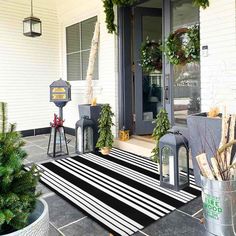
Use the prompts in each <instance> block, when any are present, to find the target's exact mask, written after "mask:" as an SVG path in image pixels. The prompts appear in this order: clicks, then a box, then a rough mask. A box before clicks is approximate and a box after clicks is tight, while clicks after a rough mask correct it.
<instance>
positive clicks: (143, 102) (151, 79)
mask: <svg viewBox="0 0 236 236" xmlns="http://www.w3.org/2000/svg"><path fill="white" fill-rule="evenodd" d="M161 3H162V1H161V0H156V1H155V6H154V5H151V6H148V5H145V4H142V5H138V6H136V7H134V32H133V45H134V50H133V51H134V67H135V71H134V101H135V102H134V103H135V104H134V113H135V116H134V117H135V134H138V135H142V134H151V133H152V132H153V129H154V124H153V120H154V119H155V118H156V115H157V114H158V112H159V110H160V109H161V108H162V107H163V97H164V96H163V75H162V72H161V71H158V70H154V71H150V72H144V70H143V68H142V66H141V47H142V44H143V43H145V42H146V40H149V41H153V42H156V43H158V42H160V41H161V40H162V8H161V6H162V4H161ZM153 6H154V7H155V8H154V7H153Z"/></svg>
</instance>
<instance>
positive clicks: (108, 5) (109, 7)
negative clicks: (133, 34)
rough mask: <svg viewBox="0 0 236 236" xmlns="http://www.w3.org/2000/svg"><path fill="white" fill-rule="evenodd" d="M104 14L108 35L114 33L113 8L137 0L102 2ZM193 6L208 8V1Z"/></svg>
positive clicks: (195, 3) (104, 0)
mask: <svg viewBox="0 0 236 236" xmlns="http://www.w3.org/2000/svg"><path fill="white" fill-rule="evenodd" d="M102 1H103V7H104V12H105V14H106V24H107V30H108V33H114V32H116V28H117V26H116V25H115V23H114V20H115V13H114V6H115V5H116V6H118V7H127V6H132V5H133V4H134V3H135V2H137V0H102ZM193 5H194V6H196V7H202V8H203V9H205V8H207V7H209V0H193Z"/></svg>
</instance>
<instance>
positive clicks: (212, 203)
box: [202, 194, 222, 220]
mask: <svg viewBox="0 0 236 236" xmlns="http://www.w3.org/2000/svg"><path fill="white" fill-rule="evenodd" d="M202 200H203V209H204V213H205V216H206V217H209V218H212V219H214V220H218V219H219V216H220V214H221V213H222V208H221V206H220V199H219V197H215V196H212V195H209V194H202Z"/></svg>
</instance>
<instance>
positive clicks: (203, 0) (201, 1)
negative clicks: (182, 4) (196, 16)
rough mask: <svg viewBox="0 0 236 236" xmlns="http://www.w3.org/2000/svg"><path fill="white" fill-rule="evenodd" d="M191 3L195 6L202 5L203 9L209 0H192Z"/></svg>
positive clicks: (207, 5)
mask: <svg viewBox="0 0 236 236" xmlns="http://www.w3.org/2000/svg"><path fill="white" fill-rule="evenodd" d="M193 4H194V5H195V6H196V7H202V8H203V9H206V8H207V7H209V5H210V3H209V0H193Z"/></svg>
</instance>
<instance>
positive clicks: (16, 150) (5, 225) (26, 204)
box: [0, 103, 39, 235]
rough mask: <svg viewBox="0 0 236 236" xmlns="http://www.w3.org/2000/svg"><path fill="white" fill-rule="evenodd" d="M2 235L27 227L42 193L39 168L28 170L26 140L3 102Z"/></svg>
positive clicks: (0, 147) (0, 143)
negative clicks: (26, 167)
mask: <svg viewBox="0 0 236 236" xmlns="http://www.w3.org/2000/svg"><path fill="white" fill-rule="evenodd" d="M0 114H1V122H0V123H1V127H0V130H1V133H0V235H1V234H2V233H6V232H8V231H14V230H17V229H21V228H23V227H25V226H26V225H27V223H28V217H29V215H30V213H31V212H32V211H33V209H34V206H35V203H36V199H37V197H38V196H39V194H37V193H35V189H36V185H37V182H38V178H39V175H38V172H37V170H36V167H32V168H31V169H30V171H28V172H26V171H24V169H23V160H24V159H25V157H26V156H27V154H26V152H25V151H24V150H23V149H22V147H23V145H24V142H23V141H22V139H21V136H20V134H19V133H18V132H16V131H15V125H14V124H11V125H10V127H9V128H8V127H7V117H6V104H5V103H0Z"/></svg>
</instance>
